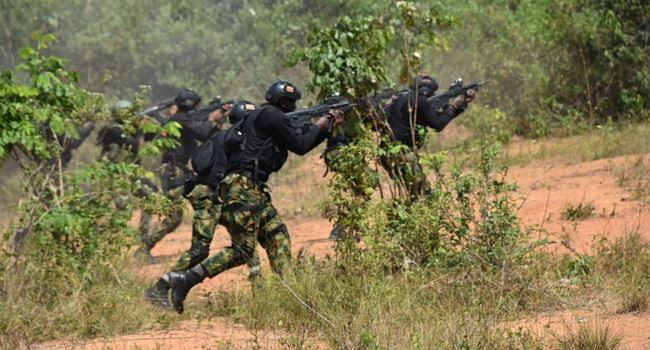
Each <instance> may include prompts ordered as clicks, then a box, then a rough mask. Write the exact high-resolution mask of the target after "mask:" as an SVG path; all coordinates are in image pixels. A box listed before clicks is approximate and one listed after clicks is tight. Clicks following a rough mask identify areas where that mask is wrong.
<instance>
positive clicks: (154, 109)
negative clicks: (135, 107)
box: [142, 97, 176, 124]
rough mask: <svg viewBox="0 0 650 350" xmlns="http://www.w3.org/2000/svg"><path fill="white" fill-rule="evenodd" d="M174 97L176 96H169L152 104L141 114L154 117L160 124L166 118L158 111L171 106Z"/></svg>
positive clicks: (163, 122)
mask: <svg viewBox="0 0 650 350" xmlns="http://www.w3.org/2000/svg"><path fill="white" fill-rule="evenodd" d="M175 99H176V97H170V98H167V99H164V100H162V101H161V102H160V103H158V104H156V105H153V106H151V107H149V108H147V109H145V110H144V111H142V114H144V115H148V116H150V117H152V118H154V119H155V120H156V121H158V123H160V124H165V122H166V121H167V119H166V118H165V117H163V116H162V115H160V113H159V112H161V111H163V110H165V109H167V108H169V107H171V106H172V105H174V100H175Z"/></svg>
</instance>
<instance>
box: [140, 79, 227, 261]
mask: <svg viewBox="0 0 650 350" xmlns="http://www.w3.org/2000/svg"><path fill="white" fill-rule="evenodd" d="M200 103H201V96H199V94H198V93H196V92H195V91H193V90H186V89H184V90H181V91H180V92H179V94H178V96H176V99H175V105H176V106H177V112H176V113H175V114H174V115H173V116H172V117H171V118H170V119H169V120H168V123H169V122H177V123H179V124H180V125H181V127H182V129H181V136H180V140H179V141H180V145H179V146H177V147H176V148H173V149H169V150H166V151H165V152H164V153H163V156H162V163H163V164H162V170H161V183H162V190H163V191H164V193H165V195H167V197H169V198H170V199H172V200H173V201H174V202H175V204H174V207H173V209H172V210H171V212H170V213H169V214H168V215H167V216H166V217H165V218H164V219H163V221H162V223H161V227H160V228H159V229H158V230H156V231H155V232H153V233H152V234H151V235H149V236H147V237H145V238H144V239H143V241H142V245H141V246H140V248H139V249H138V254H140V255H148V256H150V255H151V253H150V252H151V249H152V248H153V247H154V246H155V245H156V243H158V242H159V241H160V240H162V239H163V238H164V237H165V236H166V235H167V234H168V233H170V232H173V231H174V230H175V229H176V228H177V227H178V226H179V225H180V224H181V221H182V219H183V207H184V203H183V198H182V195H183V188H184V187H183V185H184V183H185V181H186V180H187V179H189V178H190V177H191V176H192V171H191V170H190V168H189V160H190V158H191V156H192V154H193V153H194V151H195V150H196V148H197V147H198V144H199V141H201V142H204V141H206V140H208V139H209V138H210V137H211V136H212V134H214V132H216V131H217V130H218V129H219V125H220V124H219V123H218V121H219V120H220V118H223V111H221V110H217V111H214V112H213V113H210V114H209V115H208V116H207V117H206V115H203V114H200V115H197V113H194V110H195V109H196V108H197V107H198V106H199V104H200Z"/></svg>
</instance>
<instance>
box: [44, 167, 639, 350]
mask: <svg viewBox="0 0 650 350" xmlns="http://www.w3.org/2000/svg"><path fill="white" fill-rule="evenodd" d="M638 157H639V156H633V157H618V158H612V159H604V160H598V161H593V162H586V163H581V164H572V165H571V164H561V163H558V162H557V161H556V162H554V163H544V162H539V163H535V164H532V165H527V166H523V167H513V168H511V170H510V172H509V175H508V177H509V179H510V180H512V181H516V182H517V183H518V184H519V185H520V188H521V192H522V194H523V195H524V198H522V201H523V205H522V207H521V210H520V213H521V216H522V219H523V222H524V223H525V224H526V225H539V226H542V227H543V228H545V229H546V230H548V232H549V234H550V237H551V238H553V239H555V240H557V241H561V240H562V241H564V242H565V243H566V244H568V245H569V246H570V247H572V248H573V249H575V251H577V252H580V253H585V252H589V251H590V250H591V248H592V244H593V243H594V241H595V240H596V239H599V237H606V239H608V240H613V239H615V238H617V237H621V236H623V235H624V234H625V233H627V232H630V231H639V233H641V235H643V236H644V237H645V238H646V239H650V213H649V211H648V209H649V208H648V206H645V207H644V206H643V205H642V204H641V203H640V202H639V201H636V200H632V199H631V198H632V194H631V193H630V191H629V190H627V189H624V188H622V187H620V186H619V185H618V184H617V177H616V175H615V170H616V169H621V168H623V167H625V166H628V165H629V164H630V163H631V162H633V161H636V160H637V159H638ZM644 157H645V160H646V161H650V155H645V156H644ZM306 164H307V165H302V166H303V167H304V166H309V167H313V169H312V170H311V172H312V173H313V174H316V173H318V174H320V169H322V168H316V167H317V166H318V165H319V161H318V160H316V159H314V160H313V161H309V162H307V163H306ZM305 181H307V182H310V181H311V182H313V181H314V180H313V178H312V179H309V178H308V179H305ZM305 186H307V185H305ZM305 186H302V187H300V188H304V187H305ZM278 187H281V188H282V190H284V191H288V190H290V187H289V186H286V185H284V184H280V185H279V186H278ZM296 187H299V186H295V187H294V188H296ZM296 191H297V190H296ZM277 193H282V192H279V191H278V192H276V197H278V200H277V201H276V204H277V205H278V207H279V208H280V210H282V207H281V206H282V205H283V203H284V202H286V201H287V198H290V199H289V200H291V199H292V198H296V196H301V195H305V193H302V192H301V193H299V194H296V193H288V194H285V195H283V196H279V195H278V194H277ZM580 202H583V203H591V202H593V204H594V207H595V210H594V215H593V216H592V217H589V218H587V219H584V220H580V221H575V222H573V221H568V220H565V219H563V218H562V212H563V210H564V208H565V206H566V204H567V203H573V204H578V203H580ZM314 205H315V203H314ZM286 224H287V226H288V228H289V231H290V232H291V234H292V239H293V250H294V254H295V253H296V252H297V251H298V250H299V249H304V250H305V251H306V252H307V253H308V254H313V255H316V256H318V257H322V256H324V255H326V254H332V252H333V243H332V242H330V241H328V240H327V237H328V235H329V231H330V229H331V224H330V223H329V222H328V221H326V220H324V219H321V218H314V217H295V218H291V219H288V220H286ZM190 230H191V228H190V226H188V225H187V224H185V225H184V226H182V227H181V229H179V230H178V231H177V232H176V233H173V234H170V235H169V236H168V237H166V238H165V239H164V240H163V241H162V242H161V243H160V244H159V245H158V246H157V247H156V248H155V249H154V250H153V254H154V255H155V256H158V257H159V258H161V263H160V264H157V265H153V266H149V267H147V268H146V269H144V270H143V272H142V274H143V277H145V278H147V279H148V280H151V281H154V280H155V279H156V278H158V277H159V276H160V275H161V274H163V273H164V272H166V270H167V269H168V268H169V267H170V266H171V265H173V263H174V261H175V259H176V258H177V256H178V255H179V254H180V253H181V252H182V251H184V250H185V249H187V247H188V246H189V240H190ZM228 244H229V238H228V235H227V233H226V231H225V229H224V228H222V227H220V228H219V229H218V231H217V233H216V234H215V239H214V241H213V243H212V246H211V251H212V252H215V251H218V250H219V249H220V248H222V247H224V246H226V245H228ZM553 247H554V248H553V249H557V250H558V251H562V250H563V249H566V248H564V246H563V245H560V244H556V245H554V246H553ZM261 256H262V257H263V260H264V264H265V265H266V266H267V268H268V262H267V261H266V256H265V255H264V254H261ZM246 278H247V271H246V268H245V267H240V268H236V269H232V270H229V271H227V272H226V273H223V274H221V275H220V276H218V277H216V278H213V279H211V280H208V281H206V282H204V283H203V284H202V285H200V287H199V289H198V292H195V293H193V294H191V295H190V297H189V299H188V309H189V312H192V308H193V307H196V306H195V305H196V304H197V303H201V302H203V301H204V300H205V295H206V294H207V293H209V292H210V291H214V290H219V289H228V290H237V289H247V288H249V284H248V281H247V279H246ZM577 313H578V314H579V313H580V311H577ZM575 314H576V313H575V312H574V313H572V312H561V313H555V314H543V315H536V316H534V317H531V318H530V319H527V320H521V321H519V322H520V324H518V325H517V326H521V327H529V328H532V329H533V330H534V331H536V332H537V331H538V332H541V333H544V334H548V333H549V331H550V330H553V331H555V332H561V331H562V329H560V328H559V327H558V326H559V325H562V324H567V323H568V324H570V325H572V324H573V323H575V322H573V323H572V321H571V320H573V319H576V318H575V317H576V316H575ZM577 317H582V318H584V319H597V320H599V322H604V323H605V324H607V325H608V326H609V327H610V328H611V329H612V330H613V332H614V333H615V334H619V335H621V336H622V338H623V345H624V346H625V348H626V349H644V348H645V349H650V341H649V338H648V335H649V334H650V316H649V315H648V314H641V315H629V314H628V315H614V316H611V315H609V316H608V315H596V314H594V313H590V314H587V316H585V315H582V316H577ZM578 319H580V318H578ZM254 339H255V335H253V334H252V333H251V332H250V331H249V330H247V329H246V328H245V327H244V326H242V325H238V324H235V323H233V322H232V321H230V320H228V319H222V318H215V319H211V320H209V321H204V322H202V323H197V322H189V323H184V324H181V326H179V327H176V328H175V329H173V330H160V331H149V332H143V333H138V334H134V335H127V336H120V337H117V338H114V339H107V340H95V341H89V342H86V343H76V344H72V343H62V342H54V343H49V344H44V345H43V347H42V348H57V349H58V348H84V349H108V348H110V349H136V348H137V349H156V348H183V349H207V348H210V349H221V348H223V349H237V348H251V347H252V345H254V344H255V343H254ZM257 339H258V344H259V345H260V348H262V349H276V348H285V347H286V345H283V339H286V335H281V334H270V333H264V334H262V335H260V334H258V335H257ZM262 340H263V341H262ZM312 343H314V344H316V345H314V346H315V348H326V346H325V345H323V344H320V343H319V342H317V341H313V342H312ZM312 348H314V347H312Z"/></svg>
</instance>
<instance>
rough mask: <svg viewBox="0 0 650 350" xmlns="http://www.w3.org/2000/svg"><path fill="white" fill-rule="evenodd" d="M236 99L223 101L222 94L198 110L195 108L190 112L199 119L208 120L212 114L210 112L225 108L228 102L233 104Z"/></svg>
mask: <svg viewBox="0 0 650 350" xmlns="http://www.w3.org/2000/svg"><path fill="white" fill-rule="evenodd" d="M233 103H235V101H233V100H228V101H225V102H221V96H217V97H215V98H213V99H212V101H210V103H208V104H207V105H206V106H205V107H201V108H199V109H197V110H194V111H192V112H190V115H191V116H192V117H193V118H196V119H199V120H207V119H208V117H209V116H210V113H212V112H214V111H216V110H217V109H223V106H224V105H226V104H233Z"/></svg>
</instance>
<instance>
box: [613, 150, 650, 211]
mask: <svg viewBox="0 0 650 350" xmlns="http://www.w3.org/2000/svg"><path fill="white" fill-rule="evenodd" d="M649 142H650V141H649ZM614 173H615V175H616V176H617V179H618V181H617V183H618V185H619V186H621V187H624V188H626V189H628V190H629V191H631V192H632V199H635V200H639V201H641V202H642V203H644V204H649V203H650V165H649V164H648V161H647V160H646V159H645V157H643V156H639V157H638V158H637V160H636V162H634V163H633V164H632V165H630V166H626V167H623V168H622V169H616V170H615V171H614Z"/></svg>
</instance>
